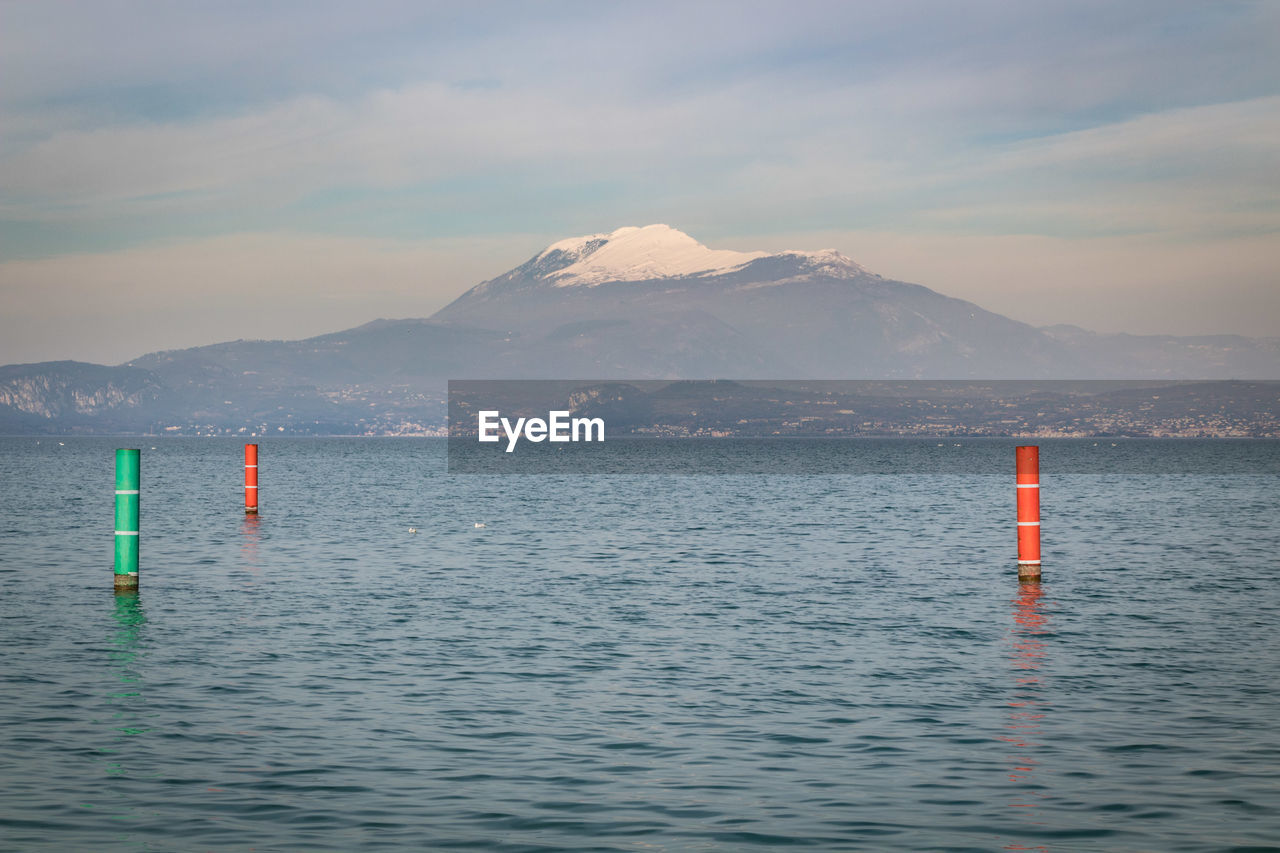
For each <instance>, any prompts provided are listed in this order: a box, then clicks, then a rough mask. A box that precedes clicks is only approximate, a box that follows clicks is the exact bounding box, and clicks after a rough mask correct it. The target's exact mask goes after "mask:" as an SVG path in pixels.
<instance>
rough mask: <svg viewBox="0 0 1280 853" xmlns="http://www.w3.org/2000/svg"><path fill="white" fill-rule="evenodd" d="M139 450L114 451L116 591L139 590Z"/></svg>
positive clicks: (140, 455)
mask: <svg viewBox="0 0 1280 853" xmlns="http://www.w3.org/2000/svg"><path fill="white" fill-rule="evenodd" d="M141 474H142V451H141V450H133V449H124V448H122V449H120V450H117V451H116V589H117V590H135V589H137V588H138V497H139V496H138V485H139V483H140V482H141V481H142V476H141Z"/></svg>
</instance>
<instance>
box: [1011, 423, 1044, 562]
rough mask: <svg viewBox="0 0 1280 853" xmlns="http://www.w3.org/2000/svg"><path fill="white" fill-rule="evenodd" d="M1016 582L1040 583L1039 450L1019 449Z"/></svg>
mask: <svg viewBox="0 0 1280 853" xmlns="http://www.w3.org/2000/svg"><path fill="white" fill-rule="evenodd" d="M1015 457H1016V459H1017V463H1018V472H1017V480H1018V580H1021V581H1032V582H1034V581H1038V580H1040V448H1039V447H1035V446H1031V447H1019V448H1018V449H1017V450H1016V451H1015Z"/></svg>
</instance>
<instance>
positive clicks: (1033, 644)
mask: <svg viewBox="0 0 1280 853" xmlns="http://www.w3.org/2000/svg"><path fill="white" fill-rule="evenodd" d="M1042 595H1043V592H1042V590H1041V588H1040V585H1039V584H1028V585H1026V586H1021V587H1019V589H1018V597H1017V598H1016V599H1014V601H1013V622H1014V628H1013V655H1012V657H1011V659H1010V661H1011V663H1012V664H1013V668H1014V672H1015V675H1016V678H1015V683H1016V685H1017V687H1016V689H1015V690H1014V693H1013V696H1012V697H1010V700H1009V703H1008V704H1009V709H1010V710H1009V721H1008V722H1007V723H1006V724H1005V728H1006V729H1007V730H1008V731H1009V734H1008V735H1006V736H1005V737H1003V738H1002V740H1004V741H1006V742H1007V743H1009V744H1012V745H1013V746H1014V747H1016V748H1017V750H1018V751H1017V752H1016V753H1015V754H1013V755H1010V756H1009V758H1010V760H1011V761H1012V762H1013V766H1012V767H1011V768H1010V770H1009V781H1010V782H1012V783H1014V784H1015V785H1017V786H1018V787H1019V788H1020V789H1022V790H1021V794H1022V795H1021V796H1019V797H1018V798H1017V801H1016V802H1012V803H1010V804H1009V805H1011V806H1013V807H1014V808H1017V809H1034V807H1035V802H1034V800H1033V798H1034V797H1043V796H1044V793H1043V792H1042V790H1041V786H1040V785H1039V784H1037V783H1036V781H1035V777H1034V773H1035V771H1036V766H1037V764H1038V762H1037V761H1036V760H1035V759H1034V758H1033V757H1032V756H1031V755H1030V754H1029V753H1030V752H1031V751H1032V750H1034V749H1035V748H1036V747H1038V746H1040V744H1038V743H1035V742H1034V741H1035V738H1036V737H1038V736H1039V735H1040V726H1041V723H1042V722H1043V721H1044V718H1045V714H1044V709H1045V708H1046V707H1048V706H1047V705H1046V704H1045V703H1044V702H1042V701H1041V699H1040V688H1041V686H1042V685H1041V678H1040V672H1039V670H1040V663H1041V661H1042V659H1043V658H1044V655H1045V643H1044V641H1043V640H1042V639H1041V635H1042V634H1044V633H1046V630H1047V626H1048V622H1049V617H1048V616H1047V615H1046V614H1045V612H1044V610H1043V603H1042V601H1041V596H1042ZM1004 849H1006V850H1048V848H1047V847H1042V846H1024V845H1021V844H1010V845H1008V846H1006V847H1005V848H1004Z"/></svg>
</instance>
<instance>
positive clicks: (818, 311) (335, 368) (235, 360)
mask: <svg viewBox="0 0 1280 853" xmlns="http://www.w3.org/2000/svg"><path fill="white" fill-rule="evenodd" d="M461 378H466V379H484V378H495V379H514V378H570V379H674V378H681V379H699V378H737V379H778V378H793V379H913V378H920V379H979V380H986V379H1046V378H1063V379H1112V378H1114V379H1280V341H1277V340H1273V339H1253V338H1244V337H1239V336H1232V335H1220V336H1202V337H1175V336H1138V335H1098V334H1094V333H1092V332H1088V331H1086V330H1083V329H1077V328H1074V327H1065V326H1055V327H1049V328H1045V329H1037V328H1033V327H1032V326H1028V325H1027V324H1025V323H1019V322H1017V321H1014V320H1011V319H1009V318H1008V317H1003V316H1001V315H999V314H995V313H993V312H991V311H987V310H985V309H983V308H980V307H979V306H977V305H974V304H973V303H971V302H965V301H964V300H960V299H952V298H950V297H947V296H943V295H942V294H940V293H937V292H935V291H933V290H930V289H929V288H927V287H922V286H920V285H918V284H907V283H905V282H900V281H892V280H889V279H885V278H882V277H880V276H878V275H876V274H874V273H871V272H869V271H867V270H866V269H864V268H863V267H861V266H859V265H858V264H857V263H855V262H854V261H852V260H850V259H849V258H847V257H845V256H844V255H841V254H840V253H839V252H836V251H833V250H830V249H828V250H822V251H793V252H777V253H767V252H735V251H728V250H724V249H712V248H708V247H707V246H704V245H702V244H701V243H699V242H698V241H696V240H694V239H693V238H692V237H690V236H688V235H687V234H684V233H682V232H680V231H678V230H676V229H674V228H671V227H669V226H666V225H649V226H645V227H642V228H636V227H628V228H619V229H617V230H616V231H612V232H610V233H607V234H591V235H587V236H583V237H574V238H571V239H568V240H561V241H559V242H556V243H553V244H552V245H550V246H548V247H546V248H545V249H543V250H542V251H540V252H538V253H537V254H536V255H534V256H533V257H532V258H530V259H529V260H528V261H526V262H525V263H523V264H521V265H520V266H518V267H516V268H515V269H513V270H511V271H509V272H507V273H504V274H503V275H500V276H498V277H497V278H493V279H490V280H489V281H486V282H483V283H482V284H479V285H476V286H475V287H473V288H471V289H470V290H468V291H467V292H466V293H464V294H463V295H462V296H460V297H459V298H458V299H457V300H455V301H454V302H453V303H452V304H450V305H448V306H447V307H445V308H444V309H442V310H441V311H439V312H438V313H437V314H436V315H435V316H433V317H431V318H430V319H411V320H379V321H375V322H373V323H367V324H365V325H363V326H359V327H356V328H353V329H347V330H346V331H342V332H334V333H332V334H329V335H322V336H320V337H316V338H310V339H307V340H304V341H234V342H230V343H224V344H216V345H213V346H207V347H196V348H194V349H189V350H176V351H171V352H162V353H151V354H149V355H145V356H142V357H140V358H137V359H135V360H134V361H131V362H129V363H128V364H126V365H121V366H119V367H113V368H105V367H101V366H98V365H83V364H72V363H58V362H51V363H45V364H34V365H11V366H9V367H7V368H0V432H3V431H9V432H14V431H34V432H43V431H50V430H53V431H56V430H59V429H63V430H66V429H75V430H79V429H84V430H89V431H93V430H101V431H112V430H115V431H122V430H123V431H128V430H134V429H142V430H150V431H168V430H171V429H183V430H192V431H198V430H200V429H213V428H214V427H215V426H217V425H218V424H222V425H223V426H226V425H228V424H240V425H243V424H246V423H247V424H257V425H258V427H259V428H263V429H266V428H267V425H269V426H270V428H271V429H273V430H283V431H304V432H305V431H307V430H311V431H317V432H323V431H337V432H350V431H355V432H363V431H374V432H378V431H392V432H394V431H403V430H412V429H415V428H417V427H418V426H421V425H422V424H429V423H431V422H432V421H431V419H432V418H434V417H438V416H439V414H438V411H437V409H438V407H439V406H440V405H442V404H441V403H440V402H439V401H440V399H441V397H442V395H443V389H444V384H445V380H447V379H461ZM433 401H434V402H433ZM433 406H435V407H437V408H432V407H433ZM431 412H437V413H436V414H431ZM415 425H417V426H415Z"/></svg>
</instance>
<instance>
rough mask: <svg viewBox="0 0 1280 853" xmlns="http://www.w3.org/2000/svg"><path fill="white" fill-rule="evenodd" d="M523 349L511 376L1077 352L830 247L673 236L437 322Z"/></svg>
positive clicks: (1062, 367) (619, 238)
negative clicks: (725, 244) (500, 335)
mask: <svg viewBox="0 0 1280 853" xmlns="http://www.w3.org/2000/svg"><path fill="white" fill-rule="evenodd" d="M433 319H434V320H436V321H442V322H447V323H451V324H457V325H464V326H470V327H477V328H486V329H493V330H501V331H504V332H509V333H511V334H512V335H516V336H519V338H520V339H521V340H522V341H524V342H525V344H526V345H527V346H528V347H529V352H528V358H526V359H521V360H520V361H519V363H518V364H515V365H512V368H514V369H515V370H516V371H517V372H516V373H514V374H509V375H530V373H531V372H535V373H536V375H549V376H554V375H579V376H581V375H601V376H620V377H660V378H662V377H672V376H717V375H721V376H723V375H738V376H748V375H749V376H761V377H771V376H808V377H814V378H864V377H880V378H886V377H903V378H910V377H951V378H965V377H972V376H983V377H986V378H996V377H1009V376H1027V375H1035V376H1046V375H1071V374H1072V373H1073V372H1075V371H1078V370H1079V369H1080V365H1079V363H1078V362H1077V360H1076V359H1075V358H1074V356H1073V353H1072V352H1071V351H1070V349H1069V348H1068V347H1063V346H1061V345H1060V344H1059V343H1058V342H1057V341H1055V340H1053V339H1051V338H1049V337H1047V336H1045V335H1042V334H1040V333H1039V332H1038V331H1036V330H1035V329H1034V328H1032V327H1031V326H1027V325H1025V324H1023V323H1017V322H1015V321H1013V320H1009V319H1008V318H1005V317H1001V316H999V315H997V314H993V313H991V312H989V311H985V310H983V309H982V308H979V307H978V306H977V305H973V304H972V303H969V302H964V301H962V300H958V299H951V298H949V297H945V296H942V295H941V294H938V293H935V292H933V291H931V290H929V289H928V288H924V287H920V286H919V285H913V284H905V283H902V282H895V281H887V280H885V279H883V278H881V277H880V276H878V275H875V274H873V273H870V272H868V271H867V270H866V269H864V268H863V267H862V266H860V265H859V264H857V263H856V262H854V261H852V260H850V259H849V258H847V257H845V256H844V255H842V254H840V253H839V252H837V251H835V250H833V249H825V250H821V251H788V252H778V253H768V252H734V251H727V250H718V249H711V248H708V247H706V246H704V245H702V244H701V243H699V242H698V241H696V240H694V239H693V238H692V237H690V236H689V235H687V234H685V233H683V232H681V231H678V230H676V229H674V228H671V227H670V226H667V225H648V226H645V227H642V228H637V227H627V228H619V229H618V230H616V231H613V232H611V233H608V234H592V235H587V236H583V237H574V238H571V239H568V240H561V241H559V242H557V243H553V244H552V245H550V246H548V247H547V248H546V249H544V250H543V251H541V252H539V253H538V254H537V255H535V256H534V257H532V258H530V259H529V260H528V261H527V262H525V263H523V264H521V265H520V266H518V267H516V268H515V269H513V270H511V271H510V272H507V273H505V274H503V275H501V276H498V277H497V278H494V279H491V280H489V281H486V282H483V283H482V284H479V285H477V286H476V287H474V288H472V289H471V290H470V291H468V292H467V293H465V294H463V295H462V296H461V297H459V298H458V299H457V300H456V301H454V302H453V303H452V304H451V305H449V306H447V307H445V308H444V309H442V310H441V311H440V312H438V313H437V314H436V315H435V317H434V318H433Z"/></svg>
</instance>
